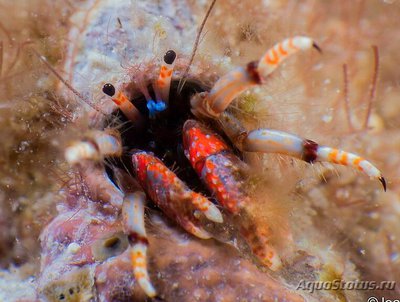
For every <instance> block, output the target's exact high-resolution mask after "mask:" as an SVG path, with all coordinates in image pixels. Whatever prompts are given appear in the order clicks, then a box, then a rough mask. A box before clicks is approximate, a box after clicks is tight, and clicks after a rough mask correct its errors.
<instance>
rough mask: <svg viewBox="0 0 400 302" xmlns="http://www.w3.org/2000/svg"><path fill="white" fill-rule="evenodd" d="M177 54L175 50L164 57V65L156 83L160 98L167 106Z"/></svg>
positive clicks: (169, 51)
mask: <svg viewBox="0 0 400 302" xmlns="http://www.w3.org/2000/svg"><path fill="white" fill-rule="evenodd" d="M175 59H176V53H175V51H173V50H168V51H167V52H166V53H165V55H164V63H163V64H162V66H161V69H160V74H159V75H158V79H157V82H156V88H157V90H158V92H159V95H160V98H161V100H162V101H164V102H165V103H166V104H167V105H168V102H169V91H170V88H171V80H172V73H173V71H174V65H175Z"/></svg>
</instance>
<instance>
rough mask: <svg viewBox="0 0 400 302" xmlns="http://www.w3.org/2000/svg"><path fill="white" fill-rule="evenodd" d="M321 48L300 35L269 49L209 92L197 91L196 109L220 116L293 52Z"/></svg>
mask: <svg viewBox="0 0 400 302" xmlns="http://www.w3.org/2000/svg"><path fill="white" fill-rule="evenodd" d="M311 47H314V48H316V49H317V50H318V51H320V48H319V47H318V46H317V44H315V42H313V40H312V39H311V38H308V37H302V36H296V37H293V38H289V39H286V40H284V41H282V42H280V43H278V44H276V45H275V46H274V47H272V48H271V49H270V50H268V51H267V52H266V53H265V54H264V55H263V56H262V58H261V59H260V61H259V62H250V63H248V64H247V66H246V68H242V67H240V68H238V69H236V70H233V71H231V72H229V73H228V74H226V75H225V76H223V77H221V78H220V79H219V80H218V81H217V82H216V83H215V85H214V87H213V88H212V89H211V91H210V92H209V93H200V94H196V95H195V96H194V97H193V98H192V99H191V106H192V112H193V114H194V115H196V116H198V117H219V115H220V114H221V113H222V112H223V111H225V109H226V108H227V107H228V106H229V104H230V103H231V102H232V101H233V100H234V99H235V98H236V97H237V96H239V95H240V94H241V93H242V92H243V91H245V90H248V89H249V88H251V87H253V86H255V85H260V84H262V83H263V81H265V80H266V79H267V77H268V76H269V75H270V74H271V73H272V72H273V71H274V70H275V69H276V68H277V67H278V66H279V65H280V64H281V63H282V62H283V61H284V60H285V59H286V58H288V57H289V56H291V55H293V54H295V53H296V52H298V51H299V50H306V49H309V48H311Z"/></svg>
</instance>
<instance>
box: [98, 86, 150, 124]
mask: <svg viewBox="0 0 400 302" xmlns="http://www.w3.org/2000/svg"><path fill="white" fill-rule="evenodd" d="M103 92H104V93H105V94H106V95H108V96H110V97H111V99H112V101H113V102H114V103H115V104H116V105H117V106H118V108H119V109H120V110H121V111H122V113H123V114H124V115H125V116H126V117H127V118H128V119H129V120H130V121H131V122H133V123H137V122H140V121H142V119H143V117H142V115H141V113H140V112H139V110H138V109H137V108H136V107H135V105H133V104H132V103H131V102H130V101H129V99H128V97H127V96H126V95H125V94H124V93H122V92H121V91H119V92H118V93H117V96H115V87H114V86H113V85H112V84H110V83H107V84H105V85H104V86H103Z"/></svg>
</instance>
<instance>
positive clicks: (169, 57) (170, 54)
mask: <svg viewBox="0 0 400 302" xmlns="http://www.w3.org/2000/svg"><path fill="white" fill-rule="evenodd" d="M175 58H176V52H175V51H173V50H168V51H167V52H166V53H165V55H164V62H165V63H167V64H172V63H174V61H175Z"/></svg>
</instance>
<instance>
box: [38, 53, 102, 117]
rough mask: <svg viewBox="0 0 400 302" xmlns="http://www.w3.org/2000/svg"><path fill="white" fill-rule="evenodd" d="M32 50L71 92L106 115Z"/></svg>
mask: <svg viewBox="0 0 400 302" xmlns="http://www.w3.org/2000/svg"><path fill="white" fill-rule="evenodd" d="M32 50H33V52H34V53H35V55H36V56H37V57H38V58H39V59H40V61H42V62H43V63H44V65H46V67H47V68H48V69H49V70H50V71H51V72H52V73H53V74H54V75H55V76H56V77H57V78H58V79H59V80H60V81H61V82H62V83H63V84H64V85H65V86H67V88H68V89H69V90H71V91H72V92H73V94H75V95H76V96H77V97H78V98H79V99H81V100H82V101H83V102H85V103H86V104H88V105H89V106H90V107H92V108H93V109H94V110H96V111H97V112H99V113H101V114H103V115H105V116H106V114H105V113H104V112H103V111H102V110H101V109H100V108H99V107H98V106H96V105H95V104H93V103H92V102H90V101H89V100H88V99H87V98H85V97H84V96H83V95H82V94H81V93H80V92H78V91H77V90H76V89H75V88H74V87H72V85H71V84H70V83H69V82H68V81H67V80H65V79H64V78H63V77H62V76H61V75H60V74H59V73H58V72H57V70H55V69H54V67H53V66H51V64H50V63H49V62H48V61H47V59H46V58H45V57H44V56H42V55H40V54H39V53H38V52H37V51H36V49H34V48H32Z"/></svg>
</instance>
